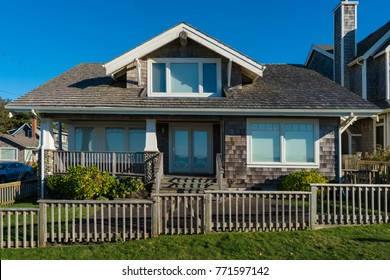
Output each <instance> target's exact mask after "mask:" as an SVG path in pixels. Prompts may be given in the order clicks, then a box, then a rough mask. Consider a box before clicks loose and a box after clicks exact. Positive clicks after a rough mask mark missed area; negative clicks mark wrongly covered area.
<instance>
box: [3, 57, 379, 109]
mask: <svg viewBox="0 0 390 280" xmlns="http://www.w3.org/2000/svg"><path fill="white" fill-rule="evenodd" d="M266 66H267V68H266V70H265V71H264V75H263V78H262V79H260V80H258V81H257V82H255V83H253V84H250V85H243V86H242V89H231V90H229V91H227V92H226V97H220V98H169V97H165V98H153V97H143V96H142V94H140V93H141V90H140V89H130V88H123V87H119V86H118V82H116V81H115V80H114V79H113V78H111V77H107V76H106V71H105V69H104V68H103V67H102V66H101V64H99V63H88V64H80V65H78V66H76V67H74V68H72V69H70V70H69V71H67V72H65V73H64V74H62V75H60V76H58V77H56V78H54V79H52V80H50V81H49V82H47V83H46V84H44V85H42V86H40V87H38V88H37V89H34V90H32V91H31V92H29V93H27V94H26V95H24V96H22V97H20V98H18V99H17V100H15V101H13V102H11V103H9V104H8V105H7V108H8V109H11V110H31V109H32V108H34V110H35V111H36V112H38V113H78V114H81V113H84V114H160V115H162V114H167V115H168V114H175V115H226V114H229V115H248V116H249V115H251V116H264V115H275V116H280V115H283V116H287V115H294V116H309V115H310V116H345V115H349V114H350V113H354V114H355V115H359V114H360V115H364V116H369V115H372V114H376V113H379V111H380V110H379V109H378V107H376V106H375V105H373V104H372V103H370V102H368V101H365V100H363V99H361V98H360V97H359V96H358V95H356V94H354V93H352V92H351V91H349V90H347V89H345V88H343V87H341V86H340V85H338V84H336V83H334V82H333V81H331V80H329V79H327V78H325V77H323V76H322V75H321V74H319V73H317V72H315V71H312V70H309V69H307V68H305V67H303V66H300V65H287V64H280V65H278V64H267V65H266Z"/></svg>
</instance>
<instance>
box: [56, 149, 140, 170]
mask: <svg viewBox="0 0 390 280" xmlns="http://www.w3.org/2000/svg"><path fill="white" fill-rule="evenodd" d="M144 158H145V156H144V153H132V152H79V151H54V152H53V172H54V173H55V174H61V173H66V172H67V170H68V168H69V167H70V166H77V165H81V166H93V165H96V166H97V168H98V169H99V170H101V171H107V172H109V173H111V174H113V175H116V174H118V175H133V174H137V175H144V172H145V167H144V161H145V159H144Z"/></svg>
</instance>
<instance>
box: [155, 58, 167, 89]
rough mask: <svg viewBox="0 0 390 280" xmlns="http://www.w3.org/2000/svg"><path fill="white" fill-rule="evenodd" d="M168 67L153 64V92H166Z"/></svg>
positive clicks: (163, 64) (161, 64) (162, 64)
mask: <svg viewBox="0 0 390 280" xmlns="http://www.w3.org/2000/svg"><path fill="white" fill-rule="evenodd" d="M165 73H166V67H165V63H153V64H152V91H153V92H166V91H167V87H166V74H165Z"/></svg>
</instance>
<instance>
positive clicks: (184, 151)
mask: <svg viewBox="0 0 390 280" xmlns="http://www.w3.org/2000/svg"><path fill="white" fill-rule="evenodd" d="M174 139H175V144H174V167H176V168H188V166H189V134H188V130H176V131H175V135H174Z"/></svg>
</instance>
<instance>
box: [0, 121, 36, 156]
mask: <svg viewBox="0 0 390 280" xmlns="http://www.w3.org/2000/svg"><path fill="white" fill-rule="evenodd" d="M36 128H37V126H36V120H34V122H32V123H31V124H29V123H25V124H23V125H22V126H20V127H19V128H17V129H12V130H9V131H7V133H2V134H0V161H19V162H24V163H33V162H35V161H36V160H37V157H36V151H37V149H38V146H39V136H38V134H37V131H36Z"/></svg>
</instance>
